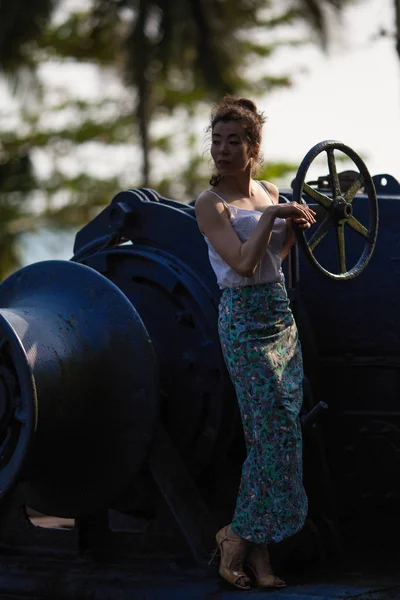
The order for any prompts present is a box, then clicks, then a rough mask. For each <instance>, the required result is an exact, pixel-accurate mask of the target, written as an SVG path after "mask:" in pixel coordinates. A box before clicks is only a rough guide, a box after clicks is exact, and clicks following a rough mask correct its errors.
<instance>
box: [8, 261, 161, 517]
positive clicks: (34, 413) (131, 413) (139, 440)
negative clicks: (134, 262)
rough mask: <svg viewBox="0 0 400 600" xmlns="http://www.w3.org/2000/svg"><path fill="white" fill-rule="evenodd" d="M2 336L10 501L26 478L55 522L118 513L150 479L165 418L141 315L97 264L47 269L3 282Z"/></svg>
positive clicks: (34, 501)
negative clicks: (135, 487)
mask: <svg viewBox="0 0 400 600" xmlns="http://www.w3.org/2000/svg"><path fill="white" fill-rule="evenodd" d="M111 315H112V317H111ZM0 336H1V337H0V377H1V378H0V389H1V421H0V440H1V442H0V443H1V463H0V499H2V498H3V497H4V496H6V495H7V493H9V492H10V491H11V490H12V489H13V487H14V486H15V484H16V483H17V482H19V493H20V497H21V498H22V501H23V502H24V503H25V504H26V505H27V506H30V507H33V508H35V509H36V510H38V511H41V512H44V513H46V514H49V515H55V516H60V517H79V516H81V515H86V514H88V513H90V514H92V513H93V512H96V511H98V510H100V509H104V508H107V507H108V506H110V504H112V502H113V501H114V500H116V499H117V498H118V497H119V496H120V494H121V493H122V491H123V489H124V488H125V487H126V486H127V484H128V483H129V481H130V480H131V479H132V478H133V477H134V476H135V475H136V474H137V473H138V472H139V470H140V468H141V465H142V463H143V461H144V459H145V457H146V456H147V454H148V451H149V446H150V442H151V440H152V436H153V431H154V427H155V423H156V418H157V413H158V402H159V400H158V378H157V367H156V363H155V357H154V351H153V347H152V344H151V340H150V338H149V336H148V333H147V331H146V329H145V327H144V325H143V322H142V320H141V319H140V317H139V315H138V313H137V311H136V310H135V308H134V307H133V306H132V304H131V303H130V302H129V301H128V300H127V298H126V297H125V296H124V295H123V294H122V293H121V291H120V290H119V289H118V288H117V287H116V286H114V285H113V284H112V283H111V282H110V281H108V280H107V279H105V278H104V277H102V276H101V275H99V274H98V273H96V272H95V271H93V270H92V269H89V268H88V267H85V266H83V265H79V264H75V263H72V262H65V261H48V262H44V263H37V264H34V265H31V266H29V267H26V268H24V269H22V270H20V271H18V272H17V273H15V274H14V275H12V276H11V277H9V278H8V279H7V280H6V281H5V282H3V283H2V285H1V300H0ZM138 414H140V419H139V418H138ZM105 481H107V485H105V484H104V482H105Z"/></svg>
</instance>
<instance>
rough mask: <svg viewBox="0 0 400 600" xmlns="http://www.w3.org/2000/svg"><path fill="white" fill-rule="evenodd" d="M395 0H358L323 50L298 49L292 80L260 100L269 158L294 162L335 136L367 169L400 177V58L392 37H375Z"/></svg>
mask: <svg viewBox="0 0 400 600" xmlns="http://www.w3.org/2000/svg"><path fill="white" fill-rule="evenodd" d="M392 4H393V0H369V1H367V2H365V1H364V0H363V1H362V2H359V3H358V5H356V6H355V7H354V8H352V9H348V10H346V11H345V14H344V16H343V22H342V24H340V26H339V27H338V28H337V29H335V33H334V35H333V37H334V40H333V43H332V47H331V50H330V52H329V53H328V54H327V55H323V54H322V53H321V52H320V51H318V50H317V49H316V48H307V49H304V50H303V51H299V52H298V53H297V55H296V63H297V64H298V67H299V71H300V72H299V75H298V76H297V77H296V85H295V87H293V88H291V89H289V90H284V91H282V92H276V93H275V94H273V95H271V96H269V97H266V98H264V99H263V100H262V101H261V102H259V106H260V107H261V108H263V110H265V112H266V114H267V116H268V121H267V125H266V129H265V134H264V136H265V138H266V140H265V142H264V154H265V156H266V158H267V159H268V158H270V159H272V158H278V157H285V159H287V160H290V161H292V160H293V161H294V162H296V161H298V160H299V157H303V156H304V155H305V154H306V152H307V151H308V150H309V149H310V148H312V147H313V146H314V145H315V144H317V143H318V142H320V141H322V140H325V139H336V140H339V141H341V142H343V143H344V144H346V145H348V146H350V147H352V148H353V149H354V150H355V151H356V152H357V153H359V154H361V155H362V156H363V158H364V160H365V162H366V164H367V167H368V169H369V171H370V173H371V174H372V175H377V174H383V173H388V174H390V175H393V176H394V177H396V179H400V157H399V155H398V150H397V149H398V136H399V133H400V60H399V59H398V58H397V55H396V53H395V49H394V40H393V39H391V38H389V37H378V36H377V32H378V31H379V30H380V29H384V30H387V31H390V32H393V24H394V8H393V6H392ZM283 60H285V61H287V62H289V61H290V60H293V54H292V55H291V56H289V55H287V56H285V57H283ZM305 64H306V65H308V71H307V72H301V69H302V67H303V66H304V65H305ZM319 174H320V175H321V174H323V173H319Z"/></svg>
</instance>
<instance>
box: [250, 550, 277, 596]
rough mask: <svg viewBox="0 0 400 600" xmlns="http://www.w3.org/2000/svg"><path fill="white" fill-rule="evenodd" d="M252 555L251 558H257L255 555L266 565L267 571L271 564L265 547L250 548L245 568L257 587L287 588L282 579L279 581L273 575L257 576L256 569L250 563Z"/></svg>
mask: <svg viewBox="0 0 400 600" xmlns="http://www.w3.org/2000/svg"><path fill="white" fill-rule="evenodd" d="M252 555H253V557H254V556H256V557H257V555H258V557H259V559H262V560H263V562H264V563H265V564H266V566H267V568H268V569H270V568H271V563H270V560H269V553H268V550H267V548H266V547H265V548H263V547H260V546H255V547H252V548H250V550H249V557H248V559H247V562H246V568H248V569H249V570H250V571H251V573H252V574H253V577H254V579H255V582H256V583H257V585H259V586H260V587H265V588H284V587H287V583H286V582H285V581H283V579H281V578H280V577H278V576H277V575H274V574H273V573H271V574H269V575H259V574H258V573H257V568H256V567H255V566H254V565H253V564H251V562H250V561H251V557H252Z"/></svg>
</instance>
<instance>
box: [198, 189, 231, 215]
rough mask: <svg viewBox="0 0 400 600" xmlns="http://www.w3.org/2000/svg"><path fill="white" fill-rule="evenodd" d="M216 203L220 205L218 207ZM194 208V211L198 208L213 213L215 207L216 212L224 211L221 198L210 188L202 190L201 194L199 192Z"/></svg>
mask: <svg viewBox="0 0 400 600" xmlns="http://www.w3.org/2000/svg"><path fill="white" fill-rule="evenodd" d="M218 205H221V206H220V207H219V206H218ZM195 209H196V212H198V211H199V210H200V211H201V212H203V211H207V212H209V211H210V210H211V212H213V213H214V212H215V209H217V212H219V213H222V212H224V206H223V203H222V200H221V199H220V198H219V197H218V196H217V194H214V192H213V191H212V190H204V191H203V192H201V194H199V196H198V197H197V199H196V202H195Z"/></svg>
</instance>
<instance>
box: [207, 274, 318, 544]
mask: <svg viewBox="0 0 400 600" xmlns="http://www.w3.org/2000/svg"><path fill="white" fill-rule="evenodd" d="M218 330H219V336H220V340H221V345H222V351H223V354H224V358H225V362H226V365H227V368H228V371H229V374H230V377H231V379H232V381H233V384H234V386H235V389H236V395H237V399H238V403H239V408H240V413H241V417H242V423H243V430H244V436H245V441H246V449H247V458H246V460H245V462H244V464H243V467H242V477H241V482H240V487H239V494H238V498H237V502H236V509H235V513H234V516H233V520H232V529H233V531H234V532H235V533H236V534H237V535H240V536H241V537H243V538H245V539H247V540H249V541H251V542H254V543H258V544H261V543H264V544H265V543H269V542H279V541H281V540H283V539H284V538H286V537H289V536H291V535H293V534H295V533H296V532H298V531H299V530H300V529H301V528H302V527H303V525H304V521H305V518H306V514H307V496H306V493H305V490H304V487H303V475H302V439H301V428H300V422H299V413H300V408H301V404H302V378H303V364H302V356H301V348H300V342H299V339H298V334H297V328H296V324H295V322H294V319H293V314H292V312H291V310H290V306H289V301H288V298H287V294H286V288H285V285H284V283H266V284H260V285H253V286H244V287H236V288H226V289H224V290H223V292H222V296H221V301H220V306H219V320H218Z"/></svg>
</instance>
